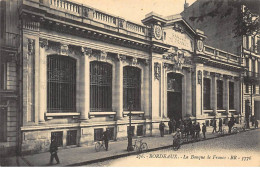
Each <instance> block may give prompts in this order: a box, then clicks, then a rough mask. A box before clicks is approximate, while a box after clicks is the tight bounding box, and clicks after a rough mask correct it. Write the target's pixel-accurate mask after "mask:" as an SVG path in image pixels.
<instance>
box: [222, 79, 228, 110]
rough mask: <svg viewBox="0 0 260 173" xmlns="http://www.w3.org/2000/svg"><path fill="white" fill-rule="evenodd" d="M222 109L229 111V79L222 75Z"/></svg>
mask: <svg viewBox="0 0 260 173" xmlns="http://www.w3.org/2000/svg"><path fill="white" fill-rule="evenodd" d="M223 96H224V102H223V107H224V109H225V110H226V111H227V112H229V79H228V77H227V76H224V95H223Z"/></svg>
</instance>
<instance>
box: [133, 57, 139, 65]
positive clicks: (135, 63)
mask: <svg viewBox="0 0 260 173" xmlns="http://www.w3.org/2000/svg"><path fill="white" fill-rule="evenodd" d="M137 64H138V61H137V58H135V57H133V58H132V66H136V65H137Z"/></svg>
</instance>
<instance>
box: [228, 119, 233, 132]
mask: <svg viewBox="0 0 260 173" xmlns="http://www.w3.org/2000/svg"><path fill="white" fill-rule="evenodd" d="M232 126H233V125H232V122H231V120H229V121H228V133H231V129H232Z"/></svg>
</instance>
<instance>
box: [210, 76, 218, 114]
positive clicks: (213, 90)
mask: <svg viewBox="0 0 260 173" xmlns="http://www.w3.org/2000/svg"><path fill="white" fill-rule="evenodd" d="M211 107H212V109H213V112H214V113H217V80H216V74H215V73H211Z"/></svg>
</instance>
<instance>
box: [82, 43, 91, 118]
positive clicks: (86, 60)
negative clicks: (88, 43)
mask: <svg viewBox="0 0 260 173" xmlns="http://www.w3.org/2000/svg"><path fill="white" fill-rule="evenodd" d="M82 52H83V54H84V57H83V62H84V63H83V64H84V66H83V70H82V71H83V75H82V80H83V90H84V92H83V93H84V96H83V99H82V101H83V105H82V106H81V117H80V119H81V121H86V120H88V114H89V111H90V104H89V101H90V74H89V73H90V67H89V57H90V56H91V54H92V49H90V48H86V47H82Z"/></svg>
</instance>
